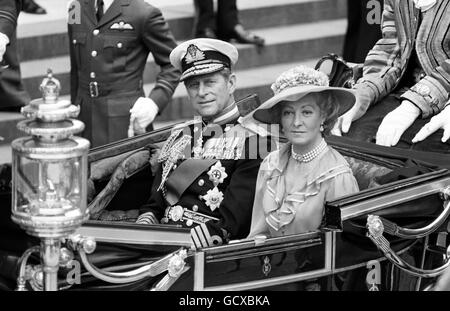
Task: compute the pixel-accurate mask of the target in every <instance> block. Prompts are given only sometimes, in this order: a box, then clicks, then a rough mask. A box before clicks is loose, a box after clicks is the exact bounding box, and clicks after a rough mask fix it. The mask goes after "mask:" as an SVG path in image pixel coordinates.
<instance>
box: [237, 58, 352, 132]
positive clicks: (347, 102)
mask: <svg viewBox="0 0 450 311" xmlns="http://www.w3.org/2000/svg"><path fill="white" fill-rule="evenodd" d="M328 85H329V79H328V76H327V75H326V74H325V73H323V72H320V71H317V70H314V69H312V68H309V67H305V66H298V67H294V68H291V69H289V70H288V71H285V72H283V73H282V74H281V75H280V76H279V77H278V78H277V80H276V81H275V83H273V84H272V87H271V88H272V91H273V92H274V96H273V97H271V98H270V99H268V100H267V101H265V102H264V103H262V104H261V106H259V107H258V108H257V109H255V110H254V111H253V112H252V113H250V114H249V115H248V116H246V117H245V119H247V120H249V119H251V118H254V119H255V120H257V121H259V122H263V123H279V122H280V119H279V114H278V113H276V111H275V109H274V107H275V106H276V105H277V104H279V103H280V102H285V101H297V100H299V99H301V98H302V97H304V96H306V95H308V94H311V93H328V94H330V95H331V97H332V100H331V101H328V104H330V105H337V107H338V113H337V114H338V116H340V115H342V114H344V113H345V112H347V111H348V110H349V109H350V108H351V107H352V106H353V105H354V103H355V100H356V99H355V94H354V93H353V91H352V90H350V89H346V88H341V87H330V86H328ZM275 108H277V107H275Z"/></svg>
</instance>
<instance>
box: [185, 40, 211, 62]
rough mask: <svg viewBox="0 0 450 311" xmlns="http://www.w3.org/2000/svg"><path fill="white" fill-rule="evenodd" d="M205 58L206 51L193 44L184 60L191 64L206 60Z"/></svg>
mask: <svg viewBox="0 0 450 311" xmlns="http://www.w3.org/2000/svg"><path fill="white" fill-rule="evenodd" d="M205 58H206V57H205V53H204V52H203V51H202V50H200V49H199V48H198V46H196V45H195V44H191V45H189V46H188V48H187V51H186V55H185V56H184V61H185V62H186V64H190V63H193V62H197V61H199V60H204V59H205Z"/></svg>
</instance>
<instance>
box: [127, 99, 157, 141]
mask: <svg viewBox="0 0 450 311" xmlns="http://www.w3.org/2000/svg"><path fill="white" fill-rule="evenodd" d="M158 111H159V108H158V106H157V105H156V104H155V102H154V101H153V100H151V99H150V98H146V97H139V98H138V100H137V101H136V102H135V103H134V105H133V108H131V110H130V113H131V114H130V126H129V128H128V137H132V136H134V135H135V134H142V133H144V132H145V128H146V127H147V126H148V125H149V124H150V123H152V122H153V120H154V119H155V117H156V115H157V114H158Z"/></svg>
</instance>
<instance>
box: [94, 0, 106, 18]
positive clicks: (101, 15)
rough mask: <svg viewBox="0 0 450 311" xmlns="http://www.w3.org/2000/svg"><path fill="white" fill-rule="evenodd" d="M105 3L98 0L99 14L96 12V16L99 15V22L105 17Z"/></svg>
mask: <svg viewBox="0 0 450 311" xmlns="http://www.w3.org/2000/svg"><path fill="white" fill-rule="evenodd" d="M103 11H104V3H103V0H97V14H96V16H97V22H99V21H100V20H101V19H102V17H103V14H104V12H103Z"/></svg>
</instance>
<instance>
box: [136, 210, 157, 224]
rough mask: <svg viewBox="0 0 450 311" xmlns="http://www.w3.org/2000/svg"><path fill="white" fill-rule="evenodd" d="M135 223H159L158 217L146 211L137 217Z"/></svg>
mask: <svg viewBox="0 0 450 311" xmlns="http://www.w3.org/2000/svg"><path fill="white" fill-rule="evenodd" d="M136 223H137V224H139V225H157V224H159V221H158V219H156V217H155V215H154V214H153V213H152V212H147V213H144V214H142V215H140V216H139V217H138V219H137V220H136Z"/></svg>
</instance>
